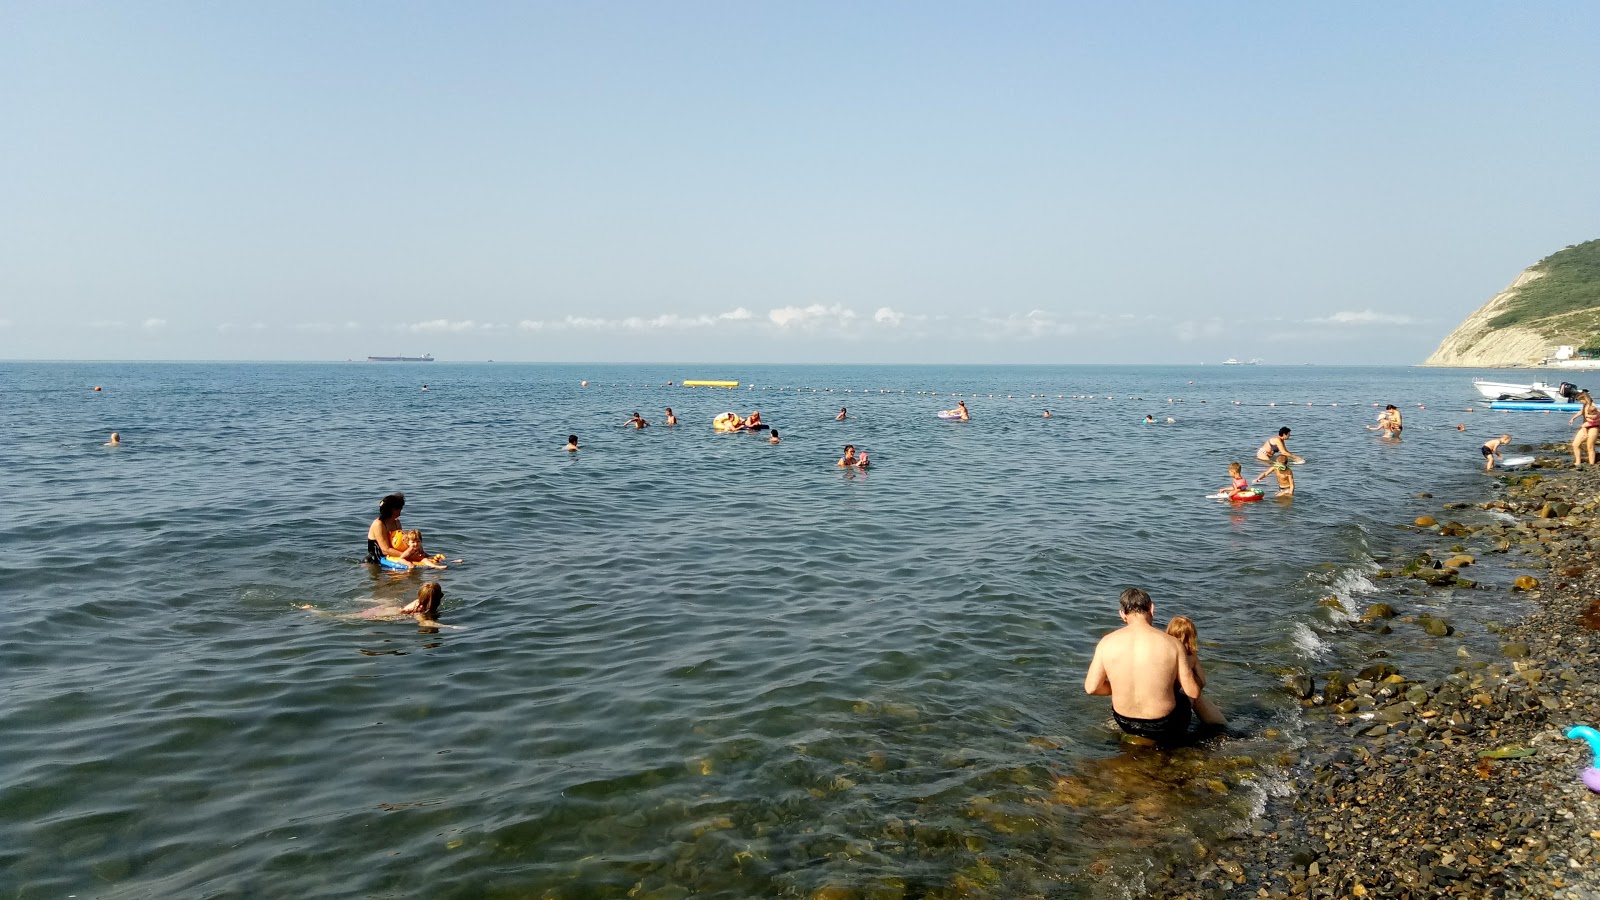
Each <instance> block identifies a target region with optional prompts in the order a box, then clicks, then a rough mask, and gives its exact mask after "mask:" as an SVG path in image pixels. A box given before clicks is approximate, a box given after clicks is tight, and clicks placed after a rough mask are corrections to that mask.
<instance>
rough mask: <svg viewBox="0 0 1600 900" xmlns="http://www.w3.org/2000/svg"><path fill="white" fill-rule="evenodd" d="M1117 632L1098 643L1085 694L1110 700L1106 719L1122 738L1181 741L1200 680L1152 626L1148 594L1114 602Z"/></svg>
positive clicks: (1179, 649) (1173, 641)
mask: <svg viewBox="0 0 1600 900" xmlns="http://www.w3.org/2000/svg"><path fill="white" fill-rule="evenodd" d="M1118 600H1119V605H1120V607H1121V615H1122V621H1123V622H1124V623H1126V624H1124V625H1123V626H1122V627H1121V628H1118V629H1117V630H1116V631H1113V632H1111V633H1110V634H1108V635H1106V636H1105V637H1103V638H1101V639H1100V643H1099V645H1098V646H1096V647H1095V648H1094V661H1092V662H1090V663H1089V674H1088V675H1087V676H1086V677H1085V678H1084V679H1083V690H1084V693H1086V694H1093V695H1095V696H1100V697H1110V698H1111V714H1112V716H1113V717H1114V718H1115V719H1116V720H1117V727H1119V728H1121V729H1122V730H1123V732H1124V733H1126V734H1131V735H1135V736H1137V737H1142V738H1149V739H1150V740H1153V741H1155V742H1157V743H1162V744H1171V743H1175V742H1177V741H1181V740H1182V739H1183V737H1184V735H1185V734H1187V733H1188V731H1189V718H1190V709H1191V705H1192V704H1191V701H1193V700H1195V699H1196V698H1198V697H1199V696H1200V681H1199V679H1198V678H1196V677H1195V673H1194V663H1193V662H1191V661H1190V658H1189V655H1188V654H1187V653H1185V652H1184V649H1183V644H1182V643H1180V642H1179V641H1178V639H1177V638H1174V637H1173V636H1172V635H1169V634H1167V633H1166V632H1165V631H1162V630H1161V629H1159V628H1157V627H1155V626H1154V625H1152V624H1151V621H1152V620H1153V619H1154V618H1155V604H1153V603H1151V602H1150V595H1149V594H1147V593H1145V592H1144V591H1142V590H1140V589H1138V588H1128V589H1127V590H1125V591H1123V592H1122V596H1121V597H1120V598H1118Z"/></svg>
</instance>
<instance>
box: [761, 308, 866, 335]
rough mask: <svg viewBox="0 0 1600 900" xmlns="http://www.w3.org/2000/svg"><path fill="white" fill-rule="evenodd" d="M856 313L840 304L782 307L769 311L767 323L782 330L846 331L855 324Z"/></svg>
mask: <svg viewBox="0 0 1600 900" xmlns="http://www.w3.org/2000/svg"><path fill="white" fill-rule="evenodd" d="M857 318H858V317H857V316H856V311H855V310H853V309H849V308H847V307H845V306H842V305H840V304H838V303H835V304H832V305H831V306H823V305H822V304H821V303H813V304H811V305H810V306H780V307H778V308H777V309H773V310H768V311H767V321H769V322H771V323H772V324H774V325H776V326H778V327H779V328H782V329H789V328H800V329H804V330H807V331H814V330H818V329H823V328H836V329H841V330H842V329H846V328H849V327H850V326H851V325H852V324H854V323H855V321H856V319H857Z"/></svg>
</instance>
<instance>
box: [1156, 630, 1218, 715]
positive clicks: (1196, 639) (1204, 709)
mask: <svg viewBox="0 0 1600 900" xmlns="http://www.w3.org/2000/svg"><path fill="white" fill-rule="evenodd" d="M1167 634H1170V635H1172V636H1173V637H1175V638H1177V639H1178V643H1180V644H1182V645H1183V652H1184V653H1185V654H1187V655H1188V657H1189V664H1190V665H1192V666H1194V680H1195V681H1197V682H1199V684H1200V690H1202V691H1204V690H1205V689H1206V670H1205V668H1204V667H1202V666H1201V665H1200V634H1199V632H1198V631H1197V630H1196V629H1195V627H1194V621H1193V620H1191V619H1190V618H1189V617H1188V616H1173V617H1172V619H1171V620H1170V621H1168V622H1167ZM1194 714H1195V715H1197V716H1199V717H1200V721H1201V722H1204V723H1205V724H1207V725H1218V726H1220V725H1226V724H1228V717H1227V716H1224V715H1223V714H1222V710H1221V709H1219V708H1218V707H1217V705H1216V704H1215V703H1212V702H1211V701H1210V700H1209V699H1207V698H1206V697H1204V696H1200V697H1196V698H1194Z"/></svg>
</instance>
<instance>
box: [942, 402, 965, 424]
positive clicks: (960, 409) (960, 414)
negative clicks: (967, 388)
mask: <svg viewBox="0 0 1600 900" xmlns="http://www.w3.org/2000/svg"><path fill="white" fill-rule="evenodd" d="M940 415H945V416H954V417H956V418H957V419H960V420H961V421H963V422H966V421H968V420H970V419H971V418H972V415H971V414H970V413H968V412H967V401H965V400H957V401H956V408H955V409H947V410H944V411H943V412H942V413H940Z"/></svg>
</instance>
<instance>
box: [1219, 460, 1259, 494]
mask: <svg viewBox="0 0 1600 900" xmlns="http://www.w3.org/2000/svg"><path fill="white" fill-rule="evenodd" d="M1228 478H1229V479H1230V480H1231V481H1232V482H1233V483H1232V484H1231V485H1229V486H1228V487H1225V488H1223V489H1222V490H1220V491H1218V492H1217V493H1219V494H1221V495H1223V496H1224V497H1236V496H1238V495H1240V494H1253V493H1255V491H1254V490H1252V489H1251V487H1250V482H1248V481H1246V480H1245V477H1244V466H1241V465H1239V464H1238V463H1228Z"/></svg>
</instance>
